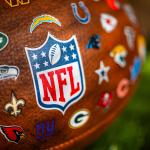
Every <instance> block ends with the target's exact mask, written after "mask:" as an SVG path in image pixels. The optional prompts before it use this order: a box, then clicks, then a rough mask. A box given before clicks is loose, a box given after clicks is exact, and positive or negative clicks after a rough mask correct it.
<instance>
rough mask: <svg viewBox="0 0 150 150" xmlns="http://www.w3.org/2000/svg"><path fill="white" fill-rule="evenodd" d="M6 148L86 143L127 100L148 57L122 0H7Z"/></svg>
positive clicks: (0, 13) (3, 54) (0, 80)
mask: <svg viewBox="0 0 150 150" xmlns="http://www.w3.org/2000/svg"><path fill="white" fill-rule="evenodd" d="M0 18H1V22H0V114H1V115H0V149H2V150H6V149H7V150H20V149H22V150H27V149H30V150H31V149H36V150H38V149H39V150H40V149H47V150H48V149H49V150H61V149H71V150H72V149H75V150H76V149H81V148H83V147H85V146H87V145H88V144H90V143H92V142H93V141H94V140H95V139H97V138H98V137H99V136H100V135H101V133H102V132H104V131H105V129H106V128H107V127H108V126H110V125H111V123H112V121H113V120H114V119H115V118H116V117H117V116H118V115H119V114H120V113H121V111H122V110H123V108H125V106H126V105H127V103H128V101H129V100H130V99H131V96H132V95H133V93H134V92H135V90H136V87H137V85H138V81H139V76H140V71H141V68H142V64H143V62H144V60H145V49H146V47H145V39H144V36H143V35H142V33H141V29H140V23H139V21H138V19H137V17H136V15H135V12H134V10H133V8H132V7H131V6H130V5H129V4H127V3H125V2H122V1H121V0H90V1H89V0H81V1H77V0H72V1H69V0H63V1H62V0H55V1H53V0H4V1H1V2H0Z"/></svg>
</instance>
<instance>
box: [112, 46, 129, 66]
mask: <svg viewBox="0 0 150 150" xmlns="http://www.w3.org/2000/svg"><path fill="white" fill-rule="evenodd" d="M127 54H128V53H127V50H126V48H125V47H124V46H122V45H118V46H116V47H115V48H114V49H113V50H112V51H111V52H110V56H111V57H112V58H113V59H114V61H115V62H116V63H117V64H118V65H119V66H120V67H122V68H124V67H125V66H126V60H125V58H126V57H127Z"/></svg>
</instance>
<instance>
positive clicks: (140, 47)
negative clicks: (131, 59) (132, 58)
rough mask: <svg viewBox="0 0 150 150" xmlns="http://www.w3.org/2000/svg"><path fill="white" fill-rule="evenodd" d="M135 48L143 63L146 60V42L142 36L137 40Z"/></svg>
mask: <svg viewBox="0 0 150 150" xmlns="http://www.w3.org/2000/svg"><path fill="white" fill-rule="evenodd" d="M137 47H138V51H139V56H140V58H141V59H142V60H143V61H144V60H145V58H146V41H145V38H144V36H142V35H139V36H138V39H137Z"/></svg>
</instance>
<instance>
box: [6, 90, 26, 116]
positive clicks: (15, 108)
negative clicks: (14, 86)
mask: <svg viewBox="0 0 150 150" xmlns="http://www.w3.org/2000/svg"><path fill="white" fill-rule="evenodd" d="M20 106H25V101H24V100H23V99H17V98H16V96H15V95H14V93H12V96H11V102H10V103H7V104H6V105H5V110H6V111H7V112H8V113H10V115H12V116H14V117H17V116H18V115H19V114H20V113H21V109H20V108H19V107H20Z"/></svg>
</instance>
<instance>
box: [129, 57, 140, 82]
mask: <svg viewBox="0 0 150 150" xmlns="http://www.w3.org/2000/svg"><path fill="white" fill-rule="evenodd" d="M141 67H142V61H141V59H140V58H139V57H136V58H135V59H134V63H133V66H132V67H131V80H132V81H135V80H136V79H137V77H138V75H139V74H140V71H141Z"/></svg>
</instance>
